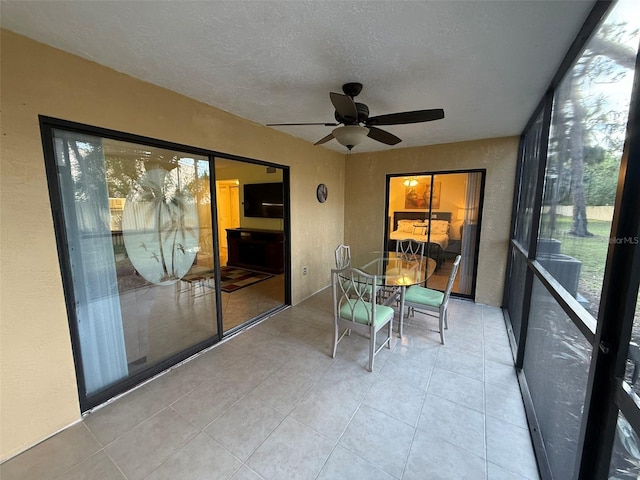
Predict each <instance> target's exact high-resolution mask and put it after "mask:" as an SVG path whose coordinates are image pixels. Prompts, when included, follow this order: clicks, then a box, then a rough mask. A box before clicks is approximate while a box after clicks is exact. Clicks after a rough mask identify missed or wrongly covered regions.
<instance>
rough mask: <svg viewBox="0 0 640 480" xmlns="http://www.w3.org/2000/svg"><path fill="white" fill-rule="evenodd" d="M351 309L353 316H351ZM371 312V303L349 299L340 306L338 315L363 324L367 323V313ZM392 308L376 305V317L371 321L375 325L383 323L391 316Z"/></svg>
mask: <svg viewBox="0 0 640 480" xmlns="http://www.w3.org/2000/svg"><path fill="white" fill-rule="evenodd" d="M352 311H353V318H352V317H351V315H352V313H351V312H352ZM370 313H371V303H369V302H363V301H361V300H356V299H349V300H347V301H346V302H345V303H343V304H342V307H340V317H342V318H344V319H345V320H353V321H355V322H357V323H361V324H363V325H368V324H369V315H370ZM393 314H394V311H393V308H391V307H387V306H385V305H376V318H375V319H374V321H373V323H374V325H375V326H376V327H377V326H379V325H384V324H385V323H386V322H387V320H388V319H389V317H390V316H391V317H393Z"/></svg>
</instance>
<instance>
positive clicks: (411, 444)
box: [400, 349, 440, 479]
mask: <svg viewBox="0 0 640 480" xmlns="http://www.w3.org/2000/svg"><path fill="white" fill-rule="evenodd" d="M439 355H440V349H438V351H437V352H436V359H435V361H434V364H433V365H432V367H431V373H429V379H428V380H427V385H426V388H425V389H424V396H423V397H422V404H421V405H420V412H419V413H418V420H417V422H416V425H415V427H414V429H413V437H412V438H411V443H410V444H409V451H408V452H407V456H406V458H405V459H404V465H403V466H402V473H401V475H400V478H401V479H402V478H403V477H404V474H405V472H406V470H407V465H408V464H409V458H410V457H411V449H412V448H413V443H414V442H415V440H416V435H417V434H418V425H419V424H420V418H421V417H422V411H423V410H424V404H425V402H426V401H427V394H428V392H429V386H430V385H431V378H432V377H433V371H434V369H435V362H437V360H438V356H439Z"/></svg>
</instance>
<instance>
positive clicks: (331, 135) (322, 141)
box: [314, 133, 335, 145]
mask: <svg viewBox="0 0 640 480" xmlns="http://www.w3.org/2000/svg"><path fill="white" fill-rule="evenodd" d="M334 138H335V137H334V136H333V133H330V134H329V135H327V136H326V137H322V138H321V139H320V140H318V141H317V142H316V143H314V145H322V144H323V143H327V142H328V141H329V140H333V139H334Z"/></svg>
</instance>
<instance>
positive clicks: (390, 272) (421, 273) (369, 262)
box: [351, 251, 435, 337]
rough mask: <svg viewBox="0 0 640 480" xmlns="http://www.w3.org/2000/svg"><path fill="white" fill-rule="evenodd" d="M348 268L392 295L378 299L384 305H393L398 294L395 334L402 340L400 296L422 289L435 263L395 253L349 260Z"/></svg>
mask: <svg viewBox="0 0 640 480" xmlns="http://www.w3.org/2000/svg"><path fill="white" fill-rule="evenodd" d="M351 267H352V268H357V269H358V270H361V271H362V272H364V273H366V274H368V275H376V276H377V277H378V282H379V283H380V284H381V285H384V286H385V287H387V292H390V293H392V294H391V295H388V296H386V297H384V296H383V297H382V298H383V299H384V300H385V303H387V304H388V303H389V302H393V301H395V299H396V297H397V295H395V294H393V293H394V290H395V292H398V293H399V300H400V324H399V328H398V334H399V336H400V337H402V334H403V326H404V295H405V292H406V289H407V287H410V286H412V285H422V284H424V283H425V281H426V280H427V279H428V278H429V277H430V276H431V274H432V273H433V271H434V270H435V260H434V259H432V258H428V257H422V259H421V258H420V257H416V256H407V255H403V254H397V253H396V252H382V251H381V252H368V253H362V254H356V255H354V256H352V258H351Z"/></svg>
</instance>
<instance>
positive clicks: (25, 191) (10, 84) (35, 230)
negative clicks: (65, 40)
mask: <svg viewBox="0 0 640 480" xmlns="http://www.w3.org/2000/svg"><path fill="white" fill-rule="evenodd" d="M0 48H1V54H0V61H1V71H0V75H1V76H0V81H1V84H2V90H1V92H0V102H1V105H2V126H1V129H2V141H1V142H0V143H1V145H0V152H1V163H0V168H1V171H2V174H1V175H0V222H1V224H2V229H1V232H2V233H1V239H2V241H1V244H0V262H1V268H0V284H1V285H2V302H1V305H0V341H1V353H0V355H1V357H0V360H1V365H2V378H1V385H0V403H1V405H2V408H1V411H0V424H1V425H2V431H1V433H0V460H4V459H6V458H9V457H11V456H12V455H14V454H16V453H18V452H20V451H22V450H24V449H25V448H27V447H29V446H31V445H33V444H35V443H36V442H38V441H40V440H43V439H44V438H46V437H48V436H50V435H52V434H54V433H55V432H56V431H58V430H60V429H62V428H64V427H66V426H67V425H69V424H71V423H72V422H74V421H76V420H78V419H79V418H80V410H79V405H78V392H77V387H76V379H75V370H74V365H73V357H72V351H71V343H70V336H69V326H68V321H67V313H66V308H65V303H64V296H63V290H62V281H61V272H60V267H59V263H58V257H57V250H56V242H55V236H54V228H53V221H52V215H51V205H50V202H49V194H48V186H47V180H46V177H45V169H44V157H43V152H42V142H41V138H40V127H39V123H38V115H46V116H51V117H57V118H61V119H64V120H70V121H74V122H79V123H85V124H88V125H94V126H98V127H103V128H109V129H113V130H119V131H123V132H128V133H133V134H137V135H143V136H148V137H153V138H158V139H162V140H166V141H171V142H176V143H179V144H185V145H189V146H195V147H202V148H206V149H210V150H215V151H220V152H225V153H229V154H234V155H239V156H244V157H250V158H254V159H258V160H264V161H269V162H273V163H277V164H281V165H288V166H290V180H291V186H290V187H291V188H290V191H291V225H292V231H291V248H292V252H294V253H293V255H292V257H291V279H292V292H291V293H292V302H293V303H294V304H295V303H298V302H300V301H301V300H303V299H304V298H306V297H308V296H310V295H312V294H313V293H315V292H317V291H318V290H320V289H322V288H324V287H325V286H326V285H327V284H328V281H329V273H328V269H327V265H330V264H332V263H333V250H334V248H335V246H336V245H338V244H339V243H341V242H342V241H343V238H344V229H343V218H344V194H343V192H344V190H345V188H344V179H345V171H344V155H342V154H340V153H337V152H333V151H330V150H327V149H325V148H318V147H314V146H312V145H311V144H309V143H308V142H306V141H303V140H300V139H296V138H294V137H291V136H289V135H286V134H284V133H281V132H278V131H276V130H273V129H270V128H267V127H263V126H261V125H258V124H256V123H253V122H249V121H247V120H244V119H241V118H239V117H236V116H234V115H231V114H229V113H226V112H223V111H221V110H217V109H215V108H213V107H210V106H208V105H205V104H203V103H200V102H197V101H195V100H192V99H189V98H187V97H184V96H182V95H179V94H177V93H174V92H171V91H168V90H166V89H163V88H160V87H157V86H153V85H151V84H148V83H145V82H142V81H139V80H136V79H134V78H132V77H129V76H127V75H124V74H121V73H118V72H116V71H114V70H111V69H108V68H105V67H102V66H100V65H97V64H95V63H93V62H90V61H87V60H84V59H82V58H80V57H77V56H74V55H70V54H67V53H65V52H62V51H60V50H57V49H54V48H51V47H48V46H46V45H43V44H40V43H37V42H34V41H32V40H30V39H28V38H26V37H23V36H20V35H16V34H14V33H12V32H8V31H6V30H2V31H1V38H0ZM320 182H322V183H325V184H326V185H327V186H328V189H329V196H328V200H327V202H326V203H324V204H320V203H318V202H317V201H316V198H315V191H316V186H317V184H318V183H320ZM327 226H331V228H327ZM303 266H308V267H309V268H308V272H309V273H308V275H306V276H303V275H302V267H303Z"/></svg>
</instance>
